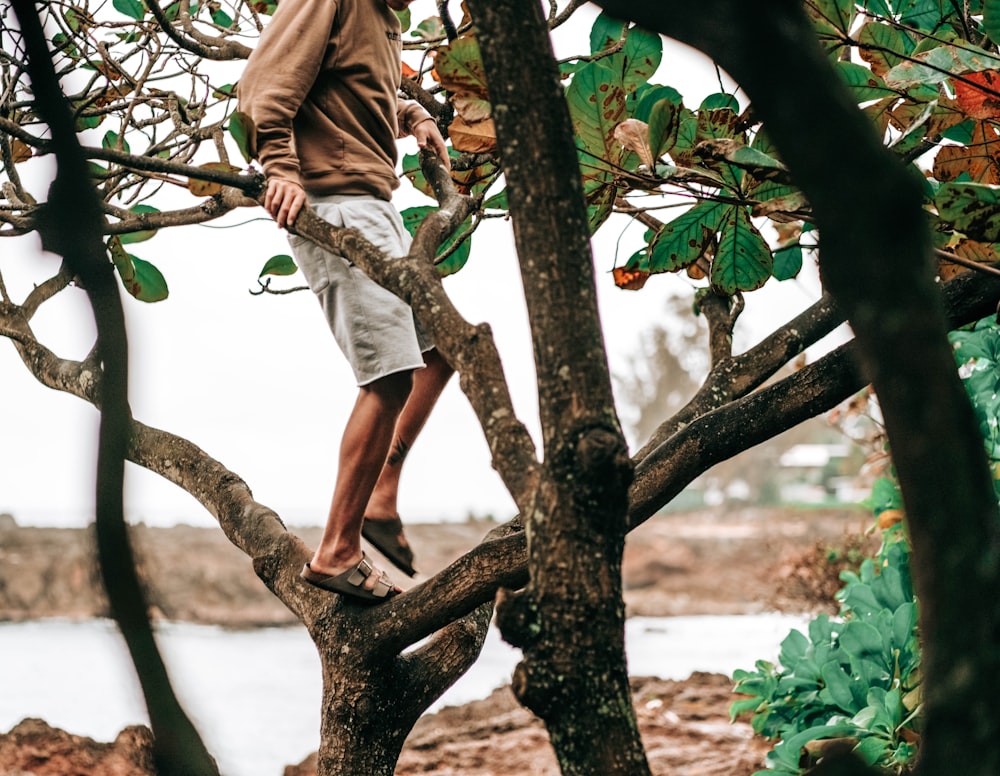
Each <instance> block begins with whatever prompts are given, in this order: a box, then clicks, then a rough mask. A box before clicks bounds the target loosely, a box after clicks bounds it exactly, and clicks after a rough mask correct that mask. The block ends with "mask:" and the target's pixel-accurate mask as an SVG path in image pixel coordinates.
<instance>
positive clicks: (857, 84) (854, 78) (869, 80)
mask: <svg viewBox="0 0 1000 776" xmlns="http://www.w3.org/2000/svg"><path fill="white" fill-rule="evenodd" d="M836 67H837V72H838V73H840V75H841V77H842V78H843V79H844V82H845V83H846V84H847V88H848V89H850V91H851V95H852V96H853V97H854V101H855V102H858V103H861V102H868V101H869V100H880V99H882V98H883V97H887V96H892V97H895V96H897V95H896V92H894V91H893V90H892V89H889V88H887V87H886V85H885V82H884V81H883V80H882V79H881V78H879V77H878V76H877V75H875V74H874V73H873V72H872V71H871V70H869V69H868V68H867V67H862V66H861V65H858V64H855V63H853V62H837V64H836Z"/></svg>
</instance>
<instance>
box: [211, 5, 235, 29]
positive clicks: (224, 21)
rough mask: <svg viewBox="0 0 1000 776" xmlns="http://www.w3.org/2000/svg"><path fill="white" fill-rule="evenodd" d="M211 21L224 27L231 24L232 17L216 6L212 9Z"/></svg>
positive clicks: (228, 26) (227, 27)
mask: <svg viewBox="0 0 1000 776" xmlns="http://www.w3.org/2000/svg"><path fill="white" fill-rule="evenodd" d="M212 21H213V22H215V23H216V24H218V25H219V26H220V27H225V28H226V29H229V28H230V27H232V26H233V18H232V17H231V16H230V15H229V14H227V13H226V12H225V11H223V10H222V9H221V8H217V9H215V10H214V11H212Z"/></svg>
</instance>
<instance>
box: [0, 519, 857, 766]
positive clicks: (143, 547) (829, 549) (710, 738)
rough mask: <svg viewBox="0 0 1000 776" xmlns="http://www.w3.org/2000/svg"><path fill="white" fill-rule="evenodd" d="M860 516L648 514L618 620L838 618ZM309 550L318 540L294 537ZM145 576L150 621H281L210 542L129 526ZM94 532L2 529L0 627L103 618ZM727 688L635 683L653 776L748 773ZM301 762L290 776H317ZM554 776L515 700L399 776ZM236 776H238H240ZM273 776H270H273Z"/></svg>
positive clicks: (479, 706) (243, 570) (53, 759)
mask: <svg viewBox="0 0 1000 776" xmlns="http://www.w3.org/2000/svg"><path fill="white" fill-rule="evenodd" d="M869 522H870V520H869V518H868V515H867V513H865V512H864V511H863V510H860V509H836V510H832V509H810V510H789V509H737V510H724V511H718V510H716V511H704V512H689V513H683V514H671V515H666V516H662V517H657V518H656V519H654V520H650V521H649V522H647V523H646V524H645V525H643V526H641V527H640V528H639V529H637V530H636V531H634V532H633V533H632V534H631V535H630V537H629V542H628V546H627V547H626V553H625V565H624V581H625V589H626V592H625V598H626V604H627V607H628V611H629V613H630V614H634V615H648V616H671V615H696V614H748V613H755V612H762V611H770V610H774V609H782V610H785V611H795V612H802V611H815V610H818V609H820V608H827V609H829V608H831V607H832V599H831V595H832V592H833V591H835V590H836V589H837V586H838V585H837V582H836V575H837V573H838V572H839V570H840V568H842V567H843V566H844V564H845V563H849V562H851V561H856V560H857V559H858V558H859V557H860V553H862V552H863V551H864V550H865V549H866V547H867V545H868V543H869V542H870V540H869V539H865V538H863V537H862V534H863V532H864V531H865V530H866V529H867V528H868V525H869ZM491 527H492V524H491V523H485V522H476V521H471V522H466V523H456V524H440V525H413V526H410V527H408V529H407V534H408V536H409V537H410V540H411V542H412V543H413V545H414V549H415V551H416V553H417V558H418V560H419V561H420V562H419V564H418V566H419V567H420V568H421V569H422V570H424V571H426V572H429V573H430V572H434V571H436V570H437V569H440V568H442V567H444V566H445V565H446V564H448V563H449V562H451V561H452V560H454V559H455V558H457V557H458V556H459V555H461V554H462V553H463V552H465V551H466V550H468V549H469V548H470V547H472V546H473V545H474V544H475V543H476V542H478V541H479V540H480V539H481V538H482V537H483V536H484V535H485V534H486V532H487V531H488V530H489V529H490V528H491ZM294 530H296V533H298V534H299V535H300V536H302V538H303V539H304V540H305V541H306V542H309V543H311V542H315V541H316V538H317V535H318V529H301V530H299V529H294ZM134 537H135V543H136V546H137V551H138V555H139V556H140V559H141V568H142V573H143V576H144V577H145V578H146V579H147V580H148V581H150V583H151V586H152V588H153V590H152V593H151V598H152V601H153V604H154V606H155V607H156V612H157V614H158V615H159V616H162V617H165V618H167V619H170V620H185V621H191V622H200V623H218V624H223V625H227V626H231V627H252V626H259V625H281V624H289V623H292V622H293V619H292V617H291V615H290V614H289V613H288V612H287V611H286V610H285V609H284V607H282V606H281V604H280V603H278V602H277V601H276V600H275V599H274V598H273V597H272V596H271V594H270V593H269V592H268V591H267V590H266V589H265V588H264V586H263V585H261V584H260V582H259V581H258V580H257V579H256V577H255V576H254V574H253V571H252V569H251V568H250V563H249V561H248V560H247V559H246V558H245V557H244V556H243V555H242V554H241V553H240V552H239V551H238V550H236V549H235V548H234V547H232V545H230V544H229V543H228V541H227V540H226V539H225V537H224V536H223V535H222V533H221V532H220V531H218V530H214V529H201V528H190V527H175V528H168V529H161V528H149V527H146V526H139V527H137V528H136V530H135V531H134ZM91 557H92V556H91V553H90V546H89V533H88V532H85V531H73V530H61V529H38V528H18V527H16V526H14V525H12V521H10V520H6V521H5V520H2V519H0V620H15V621H16V620H25V619H33V618H39V617H52V616H61V617H78V618H86V617H93V616H103V615H104V614H105V612H106V604H105V602H104V599H103V596H102V595H100V594H99V592H97V590H96V587H95V585H94V584H93V579H94V573H93V561H92V560H91ZM731 687H732V683H731V681H730V680H729V679H728V678H727V677H724V676H717V675H708V674H695V675H693V676H692V677H691V678H690V679H688V680H686V681H683V682H673V681H662V680H658V679H636V680H634V681H633V691H634V693H635V701H636V709H637V713H638V717H639V723H640V729H641V731H642V735H643V740H644V742H645V745H646V749H647V752H648V755H649V760H650V764H651V767H652V769H653V772H654V773H655V774H667V773H670V774H671V775H672V776H687V775H689V774H690V775H692V776H693V775H697V776H716V775H717V774H718V776H722V774H725V775H726V776H748V775H749V774H751V773H752V772H753V771H755V770H757V769H759V768H760V767H761V766H762V762H763V755H764V753H765V752H766V751H767V748H768V747H767V744H766V743H765V742H762V741H759V740H757V739H754V738H753V737H752V736H751V734H750V728H749V725H747V724H745V723H742V722H738V723H736V724H734V725H731V724H730V723H729V720H728V707H729V704H730V703H731V702H732V700H733V696H732V695H731ZM146 740H147V739H146V738H145V737H144V734H143V733H141V732H135V729H131V728H130V729H129V730H127V731H123V734H122V735H121V736H119V739H118V741H116V742H115V743H114V744H99V743H96V742H92V741H89V739H82V738H79V737H75V736H68V735H67V734H64V733H61V731H52V730H51V729H49V728H48V727H47V726H45V725H44V723H42V722H39V721H30V722H27V723H22V725H21V726H18V728H15V729H14V730H12V731H11V732H10V733H8V734H6V735H0V774H18V775H19V776H22V775H24V776H26V775H27V774H38V776H49V775H50V774H51V775H53V776H54V775H55V774H69V773H72V774H80V775H81V776H84V775H86V776H147V774H149V770H148V753H147V752H145V750H144V748H143V743H144V742H145V741H146ZM314 773H315V767H314V766H313V765H312V764H311V763H310V762H309V761H308V760H307V761H306V762H304V763H302V764H301V765H299V766H289V768H288V769H286V774H285V776H311V774H314ZM557 773H558V770H557V769H556V766H555V762H554V759H553V756H552V753H551V749H550V748H549V746H548V744H547V741H546V736H545V731H544V728H543V727H542V725H541V723H540V722H539V721H538V720H537V719H535V718H534V717H533V716H532V715H531V714H530V713H529V712H527V711H526V710H524V709H523V708H521V707H520V706H519V705H518V704H517V702H516V701H515V699H514V698H513V695H512V694H511V692H510V690H509V688H505V689H501V690H498V691H496V692H495V693H493V695H491V696H490V697H489V698H487V699H485V700H482V701H477V702H475V703H471V704H468V705H466V706H462V707H457V708H448V709H443V710H442V711H441V712H439V713H438V714H434V715H428V716H425V717H424V718H423V719H421V720H420V721H419V722H418V724H417V726H416V727H415V728H414V730H413V733H412V734H411V736H410V738H409V739H408V741H407V745H406V747H405V749H404V751H403V755H402V757H401V759H400V762H399V768H398V769H397V774H400V775H401V776H417V775H418V774H421V775H422V776H457V774H462V775H463V776H499V775H500V774H505V775H506V774H526V775H530V776H550V775H552V776H554V775H555V774H557ZM233 776H239V774H234V775H233ZM275 776H278V775H277V774H275Z"/></svg>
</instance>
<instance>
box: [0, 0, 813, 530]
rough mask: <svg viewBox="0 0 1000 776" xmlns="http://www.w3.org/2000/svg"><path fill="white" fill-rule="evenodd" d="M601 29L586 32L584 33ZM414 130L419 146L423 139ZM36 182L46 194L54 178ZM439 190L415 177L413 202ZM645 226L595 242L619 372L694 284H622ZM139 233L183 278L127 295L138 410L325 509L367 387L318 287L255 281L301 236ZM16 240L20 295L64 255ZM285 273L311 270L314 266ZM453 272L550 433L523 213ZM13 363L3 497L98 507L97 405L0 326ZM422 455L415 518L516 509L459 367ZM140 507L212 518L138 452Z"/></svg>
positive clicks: (132, 498)
mask: <svg viewBox="0 0 1000 776" xmlns="http://www.w3.org/2000/svg"><path fill="white" fill-rule="evenodd" d="M414 9H415V13H414V17H415V18H416V19H419V18H423V17H422V15H421V13H422V12H425V13H424V15H429V13H431V12H432V11H431V9H433V3H431V2H430V0H417V2H416V3H414ZM588 28H589V27H586V26H585V28H584V30H583V34H584V36H585V34H586V29H588ZM584 46H586V37H583V38H581V39H580V45H579V47H578V48H576V49H574V50H575V51H577V52H579V51H580V50H582V48H583V47H584ZM560 53H561V52H560ZM662 67H663V69H662V70H661V73H660V75H659V80H660V81H661V82H663V83H668V84H671V85H673V86H675V87H677V88H678V89H679V90H680V91H681V92H682V94H684V96H685V97H686V98H687V102H688V103H689V104H693V105H697V104H698V102H699V101H700V99H701V98H702V97H703V96H704V95H706V94H708V93H710V92H712V91H717V79H716V74H715V71H714V68H712V67H711V65H710V64H709V63H707V62H705V61H703V60H700V59H699V58H697V57H695V56H694V55H693V54H692V53H691V52H690V51H689V50H687V49H684V48H681V47H678V46H670V47H668V48H667V50H666V52H665V56H664V63H663V66H662ZM410 143H412V141H404V143H403V146H402V149H401V150H402V151H403V152H411V151H413V150H415V148H414V147H411V145H409V144H410ZM36 194H37V195H38V198H39V199H43V198H44V187H40V188H39V190H38V191H36ZM427 202H428V201H427V200H426V199H425V198H423V197H422V195H419V194H416V193H414V192H413V190H412V188H411V187H410V186H409V184H408V183H407V182H405V181H404V182H403V185H402V188H401V189H400V192H399V193H398V194H397V199H396V204H397V206H398V207H400V208H405V207H408V206H410V205H413V204H426V203H427ZM185 204H186V205H190V204H193V200H192V202H186V203H185ZM254 219H256V220H254ZM246 221H251V223H246V224H243V225H241V226H239V227H238V228H218V227H220V226H224V225H233V224H242V223H243V222H246ZM623 223H624V222H623ZM643 231H644V230H643V228H642V227H640V226H635V225H634V226H632V227H630V228H628V229H627V230H625V231H622V226H621V225H619V226H617V227H616V226H611V225H608V226H605V227H604V229H603V230H602V231H601V232H600V233H599V235H598V239H597V240H596V241H595V244H594V252H595V265H596V269H597V273H596V274H597V279H598V292H599V298H600V306H601V314H602V321H603V325H604V328H605V335H606V342H607V345H608V350H609V360H610V363H611V366H612V370H613V371H615V372H617V373H619V374H623V373H625V372H626V370H627V364H628V358H629V356H630V355H632V354H634V353H635V351H636V348H637V344H638V340H639V336H640V332H641V331H642V330H643V329H644V328H646V327H648V326H650V325H652V324H653V323H654V322H656V321H657V320H660V319H662V313H663V309H664V304H665V300H666V298H667V297H668V296H669V295H671V294H675V293H682V294H686V295H690V293H691V292H690V287H689V286H688V284H687V283H686V281H684V280H683V279H680V278H677V277H674V276H656V277H654V278H652V279H651V280H650V282H649V283H648V284H647V286H646V287H645V288H644V289H643V290H642V291H639V292H629V291H621V290H618V289H617V288H615V286H614V284H613V282H612V279H611V275H610V271H611V269H612V267H613V266H615V264H616V263H617V264H621V263H623V262H624V261H625V260H626V259H627V258H628V256H630V255H631V254H632V252H633V251H634V250H635V249H636V247H637V246H638V244H639V242H640V240H641V237H642V233H643ZM131 249H132V252H134V253H135V254H136V255H138V256H139V257H141V258H143V259H146V260H148V261H151V262H153V263H154V264H156V265H157V266H158V267H159V268H160V270H161V271H162V272H163V273H164V275H165V276H166V278H167V282H168V284H169V286H170V297H169V299H167V300H166V301H164V302H160V303H158V304H153V305H147V304H143V303H140V302H137V301H135V300H134V299H132V298H131V297H129V296H128V295H127V294H123V299H124V305H125V308H126V315H127V322H128V336H129V354H130V366H131V375H130V378H131V380H130V401H131V405H132V409H133V412H134V415H135V417H136V418H137V419H138V420H141V421H142V422H144V423H147V424H149V425H153V426H157V427H160V428H163V429H165V430H168V431H171V432H173V433H176V434H179V435H181V436H184V437H187V438H188V439H190V440H191V441H193V442H194V443H196V444H198V445H199V446H200V447H202V448H203V449H204V450H205V451H206V452H208V453H209V454H210V455H212V456H213V457H215V458H217V459H218V460H219V461H221V462H222V463H223V464H224V465H225V466H227V467H228V468H230V469H231V470H233V471H234V472H236V473H237V474H238V475H240V476H241V477H243V478H244V479H245V480H246V482H247V483H248V484H249V486H250V487H251V489H252V490H253V492H254V495H255V497H256V498H257V500H259V501H261V502H263V503H265V504H267V505H268V506H270V507H272V508H273V509H275V510H276V511H277V512H278V513H279V514H281V515H282V516H283V517H284V518H285V519H286V521H287V522H289V523H291V524H304V523H305V524H316V523H320V522H322V521H323V520H324V519H325V515H326V509H327V505H328V502H329V497H330V490H331V487H332V483H333V476H334V471H335V460H336V454H337V445H338V441H339V437H340V434H341V432H342V429H343V426H344V423H345V421H346V418H347V415H348V413H349V411H350V408H351V405H352V403H353V401H354V397H355V395H356V387H355V385H354V381H353V377H352V374H351V372H350V370H349V368H348V367H347V364H346V362H345V361H344V359H343V357H342V356H341V354H340V353H339V351H338V350H337V348H336V345H335V343H334V341H333V338H332V336H331V335H330V333H329V330H328V329H327V328H326V324H325V322H324V320H323V317H322V315H321V312H320V310H319V306H318V305H317V304H316V302H315V299H314V298H313V297H312V294H311V293H309V292H304V293H296V294H291V295H287V296H251V295H250V294H249V293H248V291H249V289H251V288H253V287H255V285H256V283H255V279H256V277H257V273H258V272H259V270H260V268H261V266H262V265H263V263H264V261H266V260H267V258H269V257H270V256H272V255H274V254H277V253H287V252H288V248H287V242H286V241H285V237H284V235H283V234H282V233H281V232H279V230H278V229H277V228H276V227H275V226H274V224H273V223H271V222H270V221H267V220H264V218H263V211H261V210H249V209H245V210H242V211H240V212H238V213H235V214H231V215H230V216H229V217H227V218H226V219H225V220H224V221H221V222H217V223H215V224H214V225H213V226H211V227H210V226H195V227H189V228H183V229H179V230H172V231H164V232H162V233H161V234H159V235H158V236H157V237H156V238H155V239H154V240H152V241H150V242H147V243H143V244H138V245H134V246H131ZM616 254H617V260H616ZM0 257H2V261H0V271H2V272H3V276H4V279H5V281H6V283H7V287H8V291H9V292H10V293H11V296H12V297H13V298H14V300H15V301H20V300H22V299H23V297H24V295H25V294H26V293H27V292H28V290H30V288H31V285H32V284H33V283H38V282H41V281H42V280H44V279H45V278H46V277H48V276H50V275H51V274H53V273H54V272H55V271H56V270H57V268H58V260H57V259H56V258H55V257H53V256H51V255H48V254H44V253H42V252H41V251H40V250H39V248H38V245H37V242H36V240H35V239H34V237H30V236H29V237H25V238H9V239H3V240H2V241H0ZM284 280H285V281H287V282H290V283H291V284H299V283H300V282H301V276H296V277H294V278H288V279H284ZM776 285H777V284H776V282H775V281H771V283H770V284H769V287H768V288H766V289H764V290H763V291H762V292H756V293H754V294H751V295H749V297H750V298H749V299H748V308H749V311H748V312H749V316H750V317H751V318H753V316H755V315H756V316H757V320H759V321H762V323H761V324H760V325H759V326H758V327H757V329H758V330H759V331H763V329H764V328H767V325H768V324H767V322H768V321H773V320H777V319H778V318H780V319H787V318H788V317H790V315H791V314H793V312H794V311H795V310H797V309H800V308H802V307H804V306H806V305H807V304H808V303H809V301H810V292H809V291H808V290H807V289H808V288H810V287H811V286H812V285H813V284H811V283H806V284H805V285H804V286H803V284H796V283H791V284H789V283H786V284H782V287H781V288H777V287H775V286H776ZM772 287H774V288H772ZM445 288H446V290H447V291H448V293H449V295H450V296H451V297H452V299H453V301H454V302H455V304H456V306H457V307H458V308H459V310H460V311H461V312H462V313H463V314H464V315H465V317H466V318H467V319H468V320H470V321H472V322H480V321H486V322H489V324H490V325H491V326H492V328H493V332H494V335H495V337H496V340H497V344H498V347H499V349H500V353H501V357H502V359H503V362H504V368H505V371H506V374H507V377H508V380H509V383H510V385H511V390H512V394H513V398H514V403H515V409H516V410H517V413H518V415H519V416H520V418H521V420H522V421H524V422H525V423H526V424H527V425H528V427H529V430H530V431H531V432H532V434H534V435H535V438H536V439H537V438H538V433H537V411H536V407H535V404H536V402H535V391H534V371H533V364H532V358H531V351H530V337H529V332H528V328H527V320H526V313H525V309H524V302H523V299H522V297H521V293H520V279H519V275H518V270H517V263H516V257H515V255H514V250H513V246H512V238H511V237H510V232H509V225H507V224H505V223H502V222H492V223H490V224H489V225H487V226H486V227H484V229H482V230H480V233H477V235H476V237H475V238H474V241H473V258H472V260H471V261H470V263H469V265H468V266H467V267H466V268H465V269H464V270H462V271H461V272H460V273H458V275H456V276H453V277H451V278H448V279H446V280H445ZM59 297H60V298H59V299H58V301H53V302H50V303H49V304H47V305H46V306H45V307H44V308H43V309H42V312H40V313H39V314H38V316H37V317H36V319H35V321H34V324H33V325H34V328H35V332H36V334H37V335H38V337H39V338H40V339H41V341H42V342H43V343H45V344H46V345H48V346H49V347H51V348H52V349H53V350H55V351H56V352H57V353H58V354H59V355H62V356H66V357H71V358H82V357H83V356H84V355H85V354H86V353H87V352H88V350H89V349H90V347H91V346H92V344H93V338H94V328H93V324H92V322H91V321H92V318H91V316H90V313H89V310H88V308H87V305H86V298H85V296H84V294H83V292H82V291H80V290H78V289H68V290H67V291H66V292H64V293H62V294H60V295H59ZM0 376H2V377H0V379H2V382H0V385H2V386H3V387H2V389H0V390H2V401H0V513H2V512H10V513H12V514H14V516H15V517H16V518H18V520H19V522H21V523H23V524H26V523H33V524H60V525H84V524H86V523H87V522H89V521H90V520H92V519H93V493H92V491H93V476H94V456H95V451H94V448H95V434H96V427H97V413H96V411H95V410H94V409H93V408H91V407H89V406H87V405H85V404H84V403H83V402H81V401H80V400H79V399H76V398H74V397H71V396H68V395H63V394H59V393H57V392H55V391H51V390H49V389H47V388H44V387H42V386H41V385H40V384H38V383H37V382H35V380H34V378H32V377H31V376H30V375H29V373H28V372H27V370H26V369H25V368H24V366H23V365H22V364H21V362H20V360H19V358H18V357H17V354H16V352H15V351H14V348H13V346H12V345H11V344H10V343H9V342H7V341H6V340H2V341H0ZM406 466H407V468H406V472H405V474H404V481H403V485H402V492H401V505H400V510H401V513H402V515H403V517H404V520H407V519H409V520H438V519H462V518H464V517H465V516H466V515H468V514H475V515H484V514H492V515H494V516H496V517H498V518H507V517H510V516H511V515H512V514H513V510H514V507H513V503H512V501H511V499H510V497H509V496H508V495H507V493H506V491H505V489H504V488H503V486H502V484H501V482H500V480H499V477H498V476H497V475H496V473H495V472H494V471H493V469H492V468H491V466H490V460H489V453H488V449H487V447H486V444H485V442H484V440H483V436H482V432H481V430H480V429H479V426H478V423H477V421H476V418H475V416H474V415H473V413H472V411H471V409H470V408H469V405H468V402H467V401H466V399H465V397H464V396H463V395H462V393H461V391H460V390H459V388H458V381H457V379H453V381H452V383H451V384H450V385H449V387H448V388H447V389H446V391H445V394H444V396H443V397H442V400H441V402H440V403H439V406H438V408H437V409H436V410H435V413H434V415H433V416H432V417H431V419H430V421H429V422H428V425H427V427H426V429H425V431H424V433H423V435H422V436H421V437H420V439H419V441H418V442H417V445H416V446H415V448H414V451H413V453H412V454H411V456H410V458H409V459H408V461H407V465H406ZM126 508H127V512H128V516H129V519H130V520H132V521H140V520H145V521H147V522H150V523H155V524H164V523H172V522H186V523H192V524H196V525H211V524H212V520H211V518H210V516H209V515H208V514H207V513H206V512H205V511H204V509H203V508H202V507H201V506H200V505H199V504H198V503H197V502H195V501H194V500H193V499H192V498H191V497H189V496H187V494H185V493H183V492H182V491H181V490H179V489H178V488H176V487H174V486H172V485H170V484H169V483H166V482H165V481H162V480H160V479H159V478H158V477H156V476H154V475H151V474H149V473H147V472H145V471H142V470H140V469H138V468H137V467H134V466H129V468H128V472H127V480H126Z"/></svg>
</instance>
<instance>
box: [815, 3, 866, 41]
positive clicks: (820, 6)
mask: <svg viewBox="0 0 1000 776" xmlns="http://www.w3.org/2000/svg"><path fill="white" fill-rule="evenodd" d="M810 5H815V9H816V12H817V13H818V14H819V16H820V17H821V18H822V19H823V20H824V21H826V22H827V23H829V24H830V25H831V26H833V27H834V28H836V29H838V30H840V31H841V32H843V33H845V34H846V33H848V32H850V30H851V26H852V25H853V24H854V15H855V14H856V13H857V11H856V10H855V8H854V0H813V2H812V3H810Z"/></svg>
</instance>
